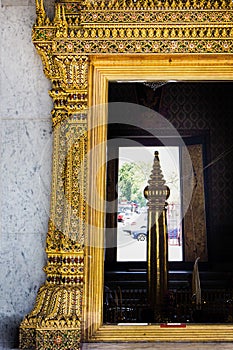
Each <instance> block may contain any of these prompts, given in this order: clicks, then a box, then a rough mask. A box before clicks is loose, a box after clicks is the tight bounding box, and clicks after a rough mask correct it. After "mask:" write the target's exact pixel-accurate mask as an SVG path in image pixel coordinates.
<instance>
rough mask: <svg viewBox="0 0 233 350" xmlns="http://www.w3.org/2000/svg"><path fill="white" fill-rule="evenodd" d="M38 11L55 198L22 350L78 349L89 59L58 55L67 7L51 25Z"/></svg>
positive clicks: (36, 34)
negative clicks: (48, 98) (49, 108)
mask: <svg viewBox="0 0 233 350" xmlns="http://www.w3.org/2000/svg"><path fill="white" fill-rule="evenodd" d="M36 10H37V23H36V25H35V26H34V28H33V40H34V44H35V46H36V48H37V50H38V52H39V54H40V55H41V57H42V61H43V63H44V72H45V74H46V76H47V77H48V78H49V79H50V80H51V82H52V89H51V91H50V96H51V97H52V99H53V102H54V108H53V110H52V124H53V169H52V193H51V208H50V219H49V225H48V234H47V240H46V253H47V256H48V260H47V266H46V267H45V268H44V271H45V273H46V275H47V278H46V282H45V284H44V285H43V286H42V287H41V288H40V290H39V292H38V295H37V299H36V304H35V307H34V309H33V310H32V312H31V313H30V314H29V315H27V316H26V317H25V318H24V320H23V322H22V323H21V325H20V348H21V349H28V348H30V349H31V348H33V349H41V350H42V349H43V350H46V349H79V344H80V340H81V332H82V331H81V330H82V306H83V302H82V300H83V276H84V265H85V264H84V259H85V252H84V247H85V237H86V226H87V225H86V223H87V210H86V197H87V194H86V189H87V185H86V181H87V180H86V179H87V160H86V154H87V105H88V70H89V59H88V56H86V55H80V54H79V55H78V54H76V55H71V54H70V53H68V54H65V55H63V54H62V53H58V52H57V48H56V45H57V40H56V39H59V38H61V37H66V36H67V31H68V23H67V19H66V15H65V10H64V6H62V5H60V4H57V5H56V14H55V18H54V21H53V23H50V20H49V19H48V18H47V16H46V14H45V11H44V7H43V1H39V0H37V1H36ZM41 33H42V34H43V35H44V37H43V36H42V38H44V40H43V41H41V35H42V34H41ZM70 45H71V46H72V45H73V44H71V43H70Z"/></svg>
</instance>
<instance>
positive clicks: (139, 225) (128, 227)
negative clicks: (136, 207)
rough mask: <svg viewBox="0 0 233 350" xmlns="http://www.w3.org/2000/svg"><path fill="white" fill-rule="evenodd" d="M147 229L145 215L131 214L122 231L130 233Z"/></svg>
mask: <svg viewBox="0 0 233 350" xmlns="http://www.w3.org/2000/svg"><path fill="white" fill-rule="evenodd" d="M146 228H147V213H141V214H137V213H133V215H132V216H131V218H130V219H129V220H128V221H126V220H125V226H124V229H123V231H125V232H129V233H131V232H132V231H137V230H141V229H146Z"/></svg>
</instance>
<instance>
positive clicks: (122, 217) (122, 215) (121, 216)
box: [117, 212, 125, 222]
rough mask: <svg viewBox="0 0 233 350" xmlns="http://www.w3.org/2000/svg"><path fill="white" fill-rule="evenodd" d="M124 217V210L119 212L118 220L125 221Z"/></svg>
mask: <svg viewBox="0 0 233 350" xmlns="http://www.w3.org/2000/svg"><path fill="white" fill-rule="evenodd" d="M124 217H125V213H122V212H120V213H118V214H117V221H118V222H124Z"/></svg>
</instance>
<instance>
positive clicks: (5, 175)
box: [0, 0, 54, 350]
mask: <svg viewBox="0 0 233 350" xmlns="http://www.w3.org/2000/svg"><path fill="white" fill-rule="evenodd" d="M53 2H54V1H46V3H47V4H46V7H47V8H48V10H49V11H50V14H51V15H52V11H51V9H52V7H53V6H52V5H53ZM34 22H35V5H34V0H0V37H1V46H0V50H1V51H0V155H1V157H0V166H1V171H0V191H1V192H0V193H1V195H0V206H1V208H0V212H1V214H0V350H3V349H4V350H7V349H12V348H17V347H18V327H19V325H20V322H21V321H22V319H23V317H24V316H25V315H26V314H27V313H28V312H30V311H31V309H32V307H33V305H34V302H35V298H36V294H37V291H38V288H39V287H40V286H41V284H43V282H44V279H45V275H44V273H43V271H42V268H43V266H44V265H45V262H46V255H45V253H44V247H45V238H46V232H47V223H48V215H49V193H50V180H51V148H52V147H51V143H52V136H53V135H52V128H51V119H50V111H51V109H52V100H51V98H50V97H49V95H48V90H49V89H50V82H49V81H48V80H47V79H46V78H45V76H44V74H43V67H42V63H41V59H40V57H39V55H38V54H37V52H36V50H35V48H34V46H33V44H32V41H31V30H32V26H33V24H34Z"/></svg>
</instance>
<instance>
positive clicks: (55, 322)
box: [20, 0, 233, 350]
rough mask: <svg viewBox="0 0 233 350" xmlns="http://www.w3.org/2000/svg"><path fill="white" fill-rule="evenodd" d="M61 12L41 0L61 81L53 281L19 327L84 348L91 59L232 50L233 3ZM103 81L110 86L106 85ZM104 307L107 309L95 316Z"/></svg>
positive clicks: (46, 60) (26, 339)
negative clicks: (50, 15)
mask: <svg viewBox="0 0 233 350" xmlns="http://www.w3.org/2000/svg"><path fill="white" fill-rule="evenodd" d="M55 6H56V9H55V17H54V19H53V20H52V21H50V20H49V18H48V17H47V15H46V12H45V10H44V5H43V0H36V14H37V19H36V23H35V25H34V27H33V31H32V40H33V42H34V45H35V47H36V49H37V50H38V53H39V54H40V56H41V59H42V62H43V65H44V73H45V75H46V76H47V77H48V78H49V79H50V80H51V82H52V89H51V91H50V96H51V97H52V99H53V101H54V108H53V110H52V122H53V126H54V133H53V136H54V146H53V147H54V149H53V176H52V194H51V210H50V221H49V229H48V235H47V243H46V244H47V245H46V252H47V254H48V264H47V266H46V267H45V269H44V270H45V272H46V274H47V281H46V283H45V285H44V286H42V287H41V289H40V291H39V293H38V297H37V301H36V306H35V308H34V309H33V311H32V313H31V314H29V315H28V316H26V318H25V319H24V321H23V322H22V324H21V327H20V346H21V348H25V349H26V348H29V347H34V348H36V349H48V348H50V349H58V348H59V349H62V350H63V349H64V350H65V349H67V348H71V347H72V348H75V349H78V348H79V343H80V340H81V333H82V332H81V330H82V329H81V325H82V314H81V312H82V297H83V288H84V287H83V278H84V271H83V269H84V268H85V264H84V261H85V260H84V259H85V254H86V250H87V247H86V245H85V243H86V236H87V185H88V184H87V159H86V154H87V113H88V112H87V109H88V106H89V105H90V100H89V96H90V91H88V90H89V88H91V86H90V85H88V75H89V73H90V72H91V70H90V57H91V59H93V58H92V57H93V55H97V56H98V55H106V54H107V55H109V54H110V55H112V56H114V55H117V54H125V55H126V54H131V55H134V56H135V55H138V54H147V55H148V54H152V55H157V56H158V57H159V54H167V53H169V54H171V53H176V54H178V53H180V54H184V53H185V54H187V53H188V54H189V53H195V54H196V53H199V54H200V53H203V54H206V53H211V54H213V53H215V54H216V53H218V54H224V53H232V52H233V43H232V38H233V25H232V20H233V3H232V1H231V0H218V1H212V0H201V1H196V0H184V1H181V0H177V1H176V0H165V1H164V0H163V1H160V0H106V1H105V0H97V1H93V0H83V1H82V0H76V1H71V0H64V1H57V3H56V5H55ZM130 74H131V73H130ZM96 76H97V75H96ZM101 79H102V77H101ZM90 81H91V79H90ZM95 84H97V85H98V84H99V85H98V86H99V88H100V90H101V84H102V85H103V84H106V82H105V81H104V79H102V80H100V81H98V82H97V81H95ZM101 99H103V94H102V95H101ZM101 99H100V100H101ZM97 100H98V98H97ZM100 182H101V181H100ZM100 186H102V184H101V185H100ZM101 188H102V187H101ZM93 220H94V219H93ZM101 220H102V219H101ZM101 220H100V221H101ZM97 221H98V217H97ZM101 222H102V221H101ZM99 230H101V229H99ZM101 239H102V238H97V241H98V240H100V241H101ZM93 251H94V250H93ZM101 254H102V253H100V254H96V255H95V252H93V257H94V258H93V261H97V262H98V263H101V261H102V260H101ZM86 268H87V267H86ZM92 273H94V270H93V266H92V270H91V274H92ZM98 302H99V301H98ZM97 304H98V303H97ZM100 309H101V304H98V308H97V307H96V308H95V309H94V312H95V313H96V314H97V312H99V310H100ZM96 317H97V319H98V320H97V324H99V320H100V318H101V316H96ZM84 318H85V319H86V318H87V316H86V315H84ZM91 327H92V326H91Z"/></svg>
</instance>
